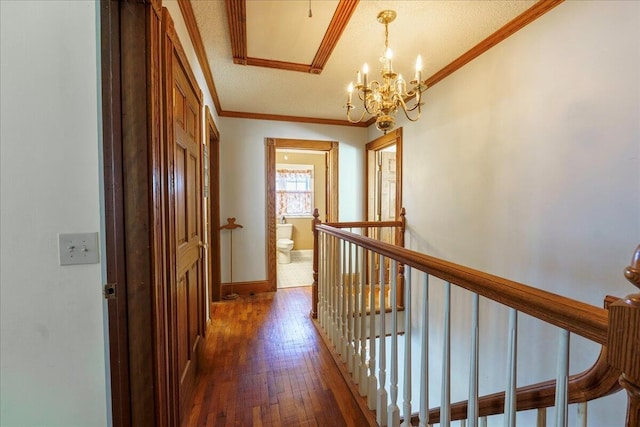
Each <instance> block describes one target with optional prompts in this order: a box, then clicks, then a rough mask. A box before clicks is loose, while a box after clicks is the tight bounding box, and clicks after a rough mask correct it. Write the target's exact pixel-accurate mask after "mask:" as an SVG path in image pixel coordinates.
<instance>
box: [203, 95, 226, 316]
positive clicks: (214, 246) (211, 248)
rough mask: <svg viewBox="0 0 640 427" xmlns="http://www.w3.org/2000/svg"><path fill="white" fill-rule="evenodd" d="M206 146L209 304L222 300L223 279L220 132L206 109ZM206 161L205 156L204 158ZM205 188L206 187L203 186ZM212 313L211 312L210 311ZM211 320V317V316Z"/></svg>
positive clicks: (207, 107)
mask: <svg viewBox="0 0 640 427" xmlns="http://www.w3.org/2000/svg"><path fill="white" fill-rule="evenodd" d="M204 115H205V122H206V124H205V146H206V147H207V150H208V158H209V164H208V165H207V167H208V172H209V195H208V197H207V198H206V203H207V218H206V222H207V223H208V225H207V227H206V228H207V230H206V233H205V237H206V239H207V241H206V242H205V244H206V248H207V264H208V272H207V276H208V279H209V301H208V304H210V303H212V302H215V301H220V300H221V298H222V278H221V273H220V132H218V128H217V127H216V124H215V122H214V121H213V116H212V114H211V109H209V106H208V105H207V106H206V107H205V113H204ZM203 161H204V156H203ZM203 188H204V186H203ZM209 312H210V310H209ZM209 318H211V316H209Z"/></svg>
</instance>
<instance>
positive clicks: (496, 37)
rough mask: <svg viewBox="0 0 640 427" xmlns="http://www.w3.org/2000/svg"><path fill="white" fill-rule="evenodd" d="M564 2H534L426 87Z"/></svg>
mask: <svg viewBox="0 0 640 427" xmlns="http://www.w3.org/2000/svg"><path fill="white" fill-rule="evenodd" d="M563 1H564V0H541V1H538V2H536V3H535V4H534V5H533V6H531V7H530V8H529V9H527V10H525V11H524V12H522V13H521V14H520V15H518V16H516V17H515V18H514V19H512V20H511V21H509V22H508V23H507V24H505V25H504V26H502V27H501V28H500V29H498V30H497V31H496V32H494V33H493V34H491V35H490V36H489V37H487V38H486V39H484V40H482V41H481V42H480V43H478V44H477V45H475V46H474V47H472V48H471V49H469V50H468V51H466V52H465V53H463V54H462V55H460V56H459V57H458V58H456V59H454V60H453V61H452V62H451V63H450V64H448V65H447V66H445V67H444V68H443V69H441V70H440V71H438V72H437V73H435V74H434V75H432V76H431V77H429V78H428V79H427V80H426V83H427V86H429V87H431V86H434V85H435V84H437V83H438V82H440V81H441V80H443V79H444V78H445V77H448V76H450V75H451V74H453V73H454V72H456V71H458V70H459V69H460V68H462V67H463V66H465V65H466V64H468V63H469V62H471V61H472V60H474V59H475V58H477V57H478V56H480V55H482V54H483V53H485V52H486V51H488V50H489V49H491V48H492V47H494V46H495V45H497V44H498V43H500V42H501V41H503V40H505V39H506V38H507V37H509V36H511V35H512V34H514V33H515V32H517V31H518V30H521V29H522V28H524V27H525V26H527V25H528V24H530V23H532V22H533V21H535V20H536V19H538V18H540V17H541V16H542V15H544V14H545V13H547V12H549V11H550V10H551V9H553V8H554V7H556V6H558V5H559V4H560V3H562V2H563Z"/></svg>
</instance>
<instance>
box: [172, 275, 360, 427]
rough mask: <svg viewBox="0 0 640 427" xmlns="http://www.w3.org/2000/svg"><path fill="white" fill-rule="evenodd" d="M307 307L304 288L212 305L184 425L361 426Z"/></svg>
mask: <svg viewBox="0 0 640 427" xmlns="http://www.w3.org/2000/svg"><path fill="white" fill-rule="evenodd" d="M310 307H311V287H310V286H305V287H299V288H290V289H281V290H279V291H278V292H276V293H264V294H257V295H254V296H241V297H240V298H238V299H237V300H233V301H224V302H219V303H214V304H212V325H211V328H210V329H209V334H208V336H207V337H206V340H205V343H204V344H205V346H204V357H203V359H202V364H201V373H200V376H199V379H198V383H197V388H196V393H195V399H194V405H193V408H192V410H191V413H190V414H189V416H188V417H187V418H186V420H185V421H187V424H186V425H188V426H256V427H257V426H263V427H277V426H292V427H295V426H319V427H323V426H331V427H339V426H356V427H361V426H368V425H369V423H368V422H367V419H366V418H365V417H364V415H363V414H362V412H361V410H360V408H359V406H358V404H357V402H356V401H355V399H354V398H353V396H352V394H351V392H350V391H349V387H348V386H347V384H346V383H345V381H344V379H343V377H342V376H341V375H340V373H339V370H338V368H337V367H336V365H335V362H334V360H333V358H332V356H331V354H330V353H329V350H328V349H327V348H326V346H325V344H324V343H323V341H322V339H321V337H320V335H319V333H318V332H317V330H316V329H315V327H314V325H313V323H312V321H311V319H310V318H309V310H310Z"/></svg>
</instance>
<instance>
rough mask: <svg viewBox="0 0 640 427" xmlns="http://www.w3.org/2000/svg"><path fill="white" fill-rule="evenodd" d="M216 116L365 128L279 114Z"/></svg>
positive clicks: (342, 121)
mask: <svg viewBox="0 0 640 427" xmlns="http://www.w3.org/2000/svg"><path fill="white" fill-rule="evenodd" d="M218 116H220V117H233V118H236V119H254V120H275V121H279V122H293V123H315V124H319V125H337V126H350V127H361V128H363V127H367V124H366V123H355V124H354V123H350V122H349V121H347V120H336V119H319V118H314V117H298V116H283V115H279V114H262V113H246V112H241V111H221V112H220V113H219V114H218Z"/></svg>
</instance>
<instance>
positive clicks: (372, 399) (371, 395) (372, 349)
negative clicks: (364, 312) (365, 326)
mask: <svg viewBox="0 0 640 427" xmlns="http://www.w3.org/2000/svg"><path fill="white" fill-rule="evenodd" d="M369 255H370V256H369V306H370V308H369V391H368V392H367V406H368V407H369V409H370V410H372V411H373V410H375V409H376V394H377V393H378V379H377V378H376V300H375V293H376V282H375V277H376V276H375V273H376V263H375V260H376V254H375V253H374V252H373V251H371V252H369Z"/></svg>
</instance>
